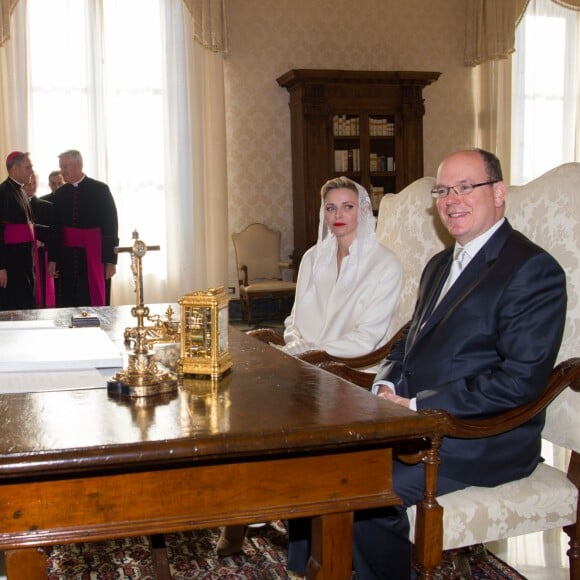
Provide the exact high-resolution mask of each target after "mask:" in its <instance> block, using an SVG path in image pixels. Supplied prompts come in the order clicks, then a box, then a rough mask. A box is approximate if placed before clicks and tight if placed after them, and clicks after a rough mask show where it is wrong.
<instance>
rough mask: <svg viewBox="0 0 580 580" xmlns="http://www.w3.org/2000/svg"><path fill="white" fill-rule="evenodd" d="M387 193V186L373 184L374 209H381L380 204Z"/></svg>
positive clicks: (372, 199)
mask: <svg viewBox="0 0 580 580" xmlns="http://www.w3.org/2000/svg"><path fill="white" fill-rule="evenodd" d="M384 195H385V188H384V187H379V186H375V185H372V186H371V206H372V208H373V211H379V206H380V205H381V200H382V199H383V196H384Z"/></svg>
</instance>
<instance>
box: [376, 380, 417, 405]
mask: <svg viewBox="0 0 580 580" xmlns="http://www.w3.org/2000/svg"><path fill="white" fill-rule="evenodd" d="M377 396H378V397H380V398H381V399H386V400H387V401H392V402H393V403H397V405H401V407H406V408H407V409H408V408H409V404H410V403H411V399H406V398H405V397H399V395H395V393H393V392H392V391H391V389H390V388H389V387H387V386H386V385H381V388H380V389H379V392H378V393H377Z"/></svg>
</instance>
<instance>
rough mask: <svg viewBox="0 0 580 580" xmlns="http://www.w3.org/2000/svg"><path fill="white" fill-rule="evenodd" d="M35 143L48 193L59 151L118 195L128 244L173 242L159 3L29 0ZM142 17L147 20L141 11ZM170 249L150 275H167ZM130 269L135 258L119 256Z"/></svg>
mask: <svg viewBox="0 0 580 580" xmlns="http://www.w3.org/2000/svg"><path fill="white" fill-rule="evenodd" d="M28 6H29V8H28V27H29V70H30V73H29V74H30V79H29V83H30V112H31V117H30V119H31V121H30V132H31V135H30V143H31V151H32V152H33V154H32V159H33V161H34V164H35V170H36V172H37V173H38V174H39V194H43V193H44V191H43V189H46V185H47V181H48V174H49V172H50V171H52V170H53V169H57V168H58V158H57V156H58V154H59V153H61V152H63V151H65V150H67V149H78V150H80V151H81V153H82V154H83V158H84V165H85V172H86V174H87V175H89V176H90V177H94V178H95V179H99V180H101V181H105V182H106V183H107V184H108V185H109V187H110V188H111V191H112V193H113V196H114V197H115V202H116V204H117V210H118V214H119V237H120V239H121V244H124V245H127V244H131V243H132V242H131V234H132V232H133V230H134V229H138V231H139V234H140V237H141V239H143V240H144V241H145V242H146V243H148V244H150V245H154V244H155V245H156V244H161V245H162V246H163V245H164V244H165V228H166V226H165V224H166V219H165V215H166V208H165V196H164V165H165V164H164V159H165V147H164V95H163V82H164V81H163V67H162V59H163V54H164V48H163V35H162V30H161V24H160V22H161V21H162V18H161V15H160V3H159V0H89V1H87V0H51V1H50V2H47V1H46V0H28ZM136 15H138V17H136ZM164 255H165V254H164V253H162V252H154V253H151V254H148V256H147V258H146V260H147V262H146V264H144V266H145V270H146V272H153V271H154V272H155V274H156V275H157V276H160V277H161V278H162V279H163V278H166V276H167V274H166V271H167V268H166V261H165V259H164ZM119 261H120V268H119V269H123V270H126V271H128V263H129V262H128V258H127V260H125V259H124V258H120V259H119Z"/></svg>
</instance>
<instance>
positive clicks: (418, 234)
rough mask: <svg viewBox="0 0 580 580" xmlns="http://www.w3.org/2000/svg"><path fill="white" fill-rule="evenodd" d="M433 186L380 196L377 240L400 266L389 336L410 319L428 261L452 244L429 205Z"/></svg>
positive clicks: (431, 181)
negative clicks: (396, 303) (397, 300)
mask: <svg viewBox="0 0 580 580" xmlns="http://www.w3.org/2000/svg"><path fill="white" fill-rule="evenodd" d="M434 185H435V178H434V177H422V178H421V179H418V180H417V181H414V182H413V183H411V184H410V185H408V186H407V187H405V189H403V190H402V191H401V192H400V193H397V194H394V193H388V194H386V195H385V196H383V199H382V201H381V205H380V208H379V217H378V220H377V239H378V240H379V242H381V244H383V245H384V246H386V247H387V248H390V249H391V250H393V252H395V254H397V256H399V258H400V260H401V262H402V263H403V287H402V290H401V298H400V303H399V308H398V310H397V312H396V313H395V314H394V316H393V319H392V321H391V328H390V335H391V336H392V335H393V334H395V332H397V330H399V328H401V326H403V324H405V323H406V322H407V321H409V320H410V319H411V316H412V315H413V309H414V308H415V301H416V299H417V289H418V287H419V278H420V276H421V271H422V270H423V268H424V266H425V264H426V263H427V260H428V259H429V258H430V257H431V256H432V255H433V254H436V253H437V252H439V251H440V250H442V249H443V248H444V247H445V246H446V245H449V244H451V243H452V241H453V240H452V238H451V237H450V236H449V234H448V233H447V230H445V228H443V227H442V226H441V223H440V221H439V218H438V217H437V213H436V211H435V208H434V205H433V203H432V202H433V198H432V197H431V193H430V192H431V190H432V189H433V186H434ZM389 338H390V337H389Z"/></svg>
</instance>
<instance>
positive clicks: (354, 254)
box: [309, 177, 376, 291]
mask: <svg viewBox="0 0 580 580" xmlns="http://www.w3.org/2000/svg"><path fill="white" fill-rule="evenodd" d="M342 188H347V189H352V190H354V189H356V192H357V195H358V225H357V229H356V238H355V239H354V240H353V242H352V244H351V245H350V250H349V258H348V260H346V261H345V262H344V263H343V268H344V270H343V271H342V273H341V276H340V278H339V282H338V283H339V285H340V286H341V287H342V288H343V289H344V290H345V291H349V290H351V289H352V288H353V285H354V281H355V280H356V273H357V270H358V265H359V262H360V257H361V256H362V255H363V252H365V250H367V249H368V248H369V247H370V246H372V245H373V244H374V243H375V239H376V238H375V228H376V219H375V217H374V215H373V210H372V207H371V200H370V197H369V194H368V192H367V190H366V189H365V188H364V187H363V186H362V185H360V184H359V183H356V181H352V179H349V178H348V177H336V178H334V179H330V180H329V181H327V182H326V183H325V184H324V185H323V186H322V188H321V190H320V198H321V199H320V214H319V224H318V240H317V242H316V256H315V258H314V266H313V272H312V277H311V279H310V284H309V289H310V288H312V287H313V285H314V283H315V278H316V275H317V271H318V269H319V267H320V266H321V265H323V264H328V263H329V262H330V260H336V254H337V251H338V243H337V240H336V236H335V235H334V234H333V233H332V231H331V230H330V228H329V227H328V226H327V225H326V221H325V220H324V213H325V211H324V207H325V196H326V194H327V193H328V192H329V191H331V190H333V189H342Z"/></svg>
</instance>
